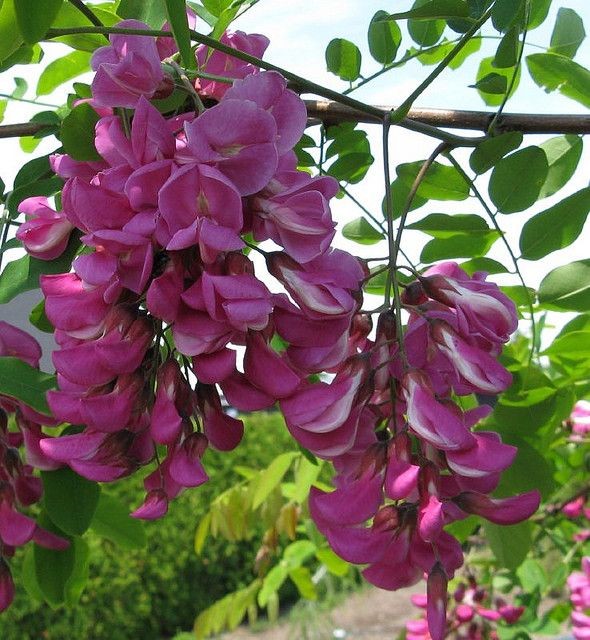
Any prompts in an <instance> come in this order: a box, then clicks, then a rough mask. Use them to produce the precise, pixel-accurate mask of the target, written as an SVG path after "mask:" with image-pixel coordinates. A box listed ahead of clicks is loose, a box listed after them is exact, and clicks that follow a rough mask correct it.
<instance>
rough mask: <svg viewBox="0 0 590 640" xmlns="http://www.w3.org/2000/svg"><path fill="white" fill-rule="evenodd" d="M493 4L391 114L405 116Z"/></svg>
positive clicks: (484, 19) (474, 30)
mask: <svg viewBox="0 0 590 640" xmlns="http://www.w3.org/2000/svg"><path fill="white" fill-rule="evenodd" d="M492 10H493V6H491V7H490V8H489V9H488V10H487V11H486V12H485V13H484V14H483V15H482V16H481V18H479V20H477V22H476V23H475V24H474V25H473V26H472V27H471V28H470V29H469V31H467V32H466V33H465V34H463V36H462V37H461V39H460V40H459V42H458V43H457V44H456V45H455V46H454V47H453V49H452V50H451V51H449V53H448V54H447V55H446V56H445V57H444V58H443V59H442V60H441V61H440V62H439V64H438V65H437V66H436V67H435V68H434V70H433V71H432V73H430V75H429V76H428V77H427V78H426V79H425V80H424V81H423V82H421V83H420V85H419V86H418V87H417V88H416V89H415V90H414V91H412V93H411V94H410V95H409V96H408V97H407V98H406V99H405V100H404V101H403V102H402V104H401V105H400V106H399V107H398V108H397V109H396V110H395V112H394V114H393V116H394V117H396V114H401V115H402V117H405V116H406V114H407V112H408V111H409V110H410V107H411V106H412V104H413V103H414V100H416V98H417V97H418V96H419V95H421V94H422V93H424V91H425V90H426V89H427V88H428V87H429V86H430V85H431V84H432V83H433V82H434V80H436V78H438V76H439V75H440V74H441V73H442V72H443V71H444V70H445V69H446V68H447V67H448V66H449V64H450V63H451V62H452V61H453V59H454V58H455V57H456V56H457V55H458V54H459V52H460V51H461V50H462V49H463V47H465V45H466V44H467V43H468V42H469V41H470V40H471V39H472V37H473V36H474V35H475V33H476V32H477V31H478V30H479V29H480V28H481V27H482V25H483V24H485V23H486V22H487V20H488V19H489V17H490V16H491V15H492Z"/></svg>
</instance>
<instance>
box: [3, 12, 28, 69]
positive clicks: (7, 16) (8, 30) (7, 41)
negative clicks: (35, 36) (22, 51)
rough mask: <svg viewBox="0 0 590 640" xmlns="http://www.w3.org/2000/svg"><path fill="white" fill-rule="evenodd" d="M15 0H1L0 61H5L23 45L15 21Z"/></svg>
mask: <svg viewBox="0 0 590 640" xmlns="http://www.w3.org/2000/svg"><path fill="white" fill-rule="evenodd" d="M14 1H15V0H3V2H2V4H1V5H0V60H6V59H7V58H8V57H9V56H10V55H12V54H13V53H14V52H15V51H16V50H17V49H18V48H19V47H20V46H21V44H22V43H23V36H22V34H21V32H20V29H19V26H18V24H17V21H16V10H15V7H14Z"/></svg>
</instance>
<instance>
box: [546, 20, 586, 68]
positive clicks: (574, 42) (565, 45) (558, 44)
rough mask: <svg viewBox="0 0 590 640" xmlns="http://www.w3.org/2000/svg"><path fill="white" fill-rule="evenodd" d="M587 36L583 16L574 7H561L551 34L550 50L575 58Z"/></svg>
mask: <svg viewBox="0 0 590 640" xmlns="http://www.w3.org/2000/svg"><path fill="white" fill-rule="evenodd" d="M585 37H586V31H585V30H584V22H583V20H582V18H580V16H579V15H578V14H577V13H576V12H575V11H574V10H573V9H568V8H566V7H560V8H559V11H558V12H557V17H556V18H555V26H554V27H553V33H552V34H551V46H550V47H549V52H550V53H558V54H559V55H562V56H566V57H568V58H573V57H574V56H575V55H576V52H577V51H578V48H579V46H580V45H581V44H582V42H583V40H584V38H585Z"/></svg>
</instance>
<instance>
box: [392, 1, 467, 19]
mask: <svg viewBox="0 0 590 640" xmlns="http://www.w3.org/2000/svg"><path fill="white" fill-rule="evenodd" d="M469 17H470V12H469V6H468V5H467V3H466V2H465V0H424V1H423V2H416V3H414V6H413V7H412V9H410V11H404V12H402V13H394V14H392V15H391V16H390V18H392V19H394V20H406V19H410V18H411V19H413V20H432V19H434V18H442V19H445V20H446V19H447V18H469Z"/></svg>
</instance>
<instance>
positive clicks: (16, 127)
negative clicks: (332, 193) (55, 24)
mask: <svg viewBox="0 0 590 640" xmlns="http://www.w3.org/2000/svg"><path fill="white" fill-rule="evenodd" d="M304 102H305V106H306V107H307V115H308V117H309V118H310V120H312V121H313V120H317V121H321V122H323V123H324V124H327V125H330V124H338V123H339V122H362V123H365V124H382V123H378V122H377V121H376V120H375V118H373V117H372V116H369V115H367V114H366V113H364V112H362V111H358V110H356V109H352V108H351V107H348V106H346V105H343V104H339V103H338V102H335V101H333V100H304ZM373 108H374V109H379V110H380V111H381V112H383V114H385V113H388V112H389V111H391V110H392V107H387V106H375V107H373ZM494 115H495V114H494V113H492V112H489V111H459V110H455V109H421V108H416V109H410V111H409V112H408V116H407V117H406V118H405V120H404V121H402V122H401V123H400V124H401V125H402V126H404V125H406V124H407V123H411V125H412V126H410V127H408V128H411V129H413V130H415V131H420V128H419V127H420V125H425V126H429V127H443V128H445V129H466V130H469V129H472V130H474V131H487V129H488V127H489V125H490V123H491V121H492V120H493V118H494ZM50 126H52V127H53V126H55V125H48V124H43V123H40V122H20V123H16V124H5V125H0V138H17V137H20V136H32V135H35V134H36V133H38V132H39V131H42V130H43V129H46V128H47V127H50ZM495 128H496V131H498V132H504V131H520V132H521V133H524V134H531V133H541V134H542V133H546V134H549V133H577V134H587V133H590V115H570V114H565V113H564V114H559V113H558V114H548V113H505V114H503V115H502V116H501V117H500V118H499V120H498V121H497V123H496V127H495Z"/></svg>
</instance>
